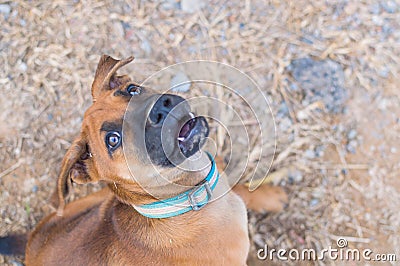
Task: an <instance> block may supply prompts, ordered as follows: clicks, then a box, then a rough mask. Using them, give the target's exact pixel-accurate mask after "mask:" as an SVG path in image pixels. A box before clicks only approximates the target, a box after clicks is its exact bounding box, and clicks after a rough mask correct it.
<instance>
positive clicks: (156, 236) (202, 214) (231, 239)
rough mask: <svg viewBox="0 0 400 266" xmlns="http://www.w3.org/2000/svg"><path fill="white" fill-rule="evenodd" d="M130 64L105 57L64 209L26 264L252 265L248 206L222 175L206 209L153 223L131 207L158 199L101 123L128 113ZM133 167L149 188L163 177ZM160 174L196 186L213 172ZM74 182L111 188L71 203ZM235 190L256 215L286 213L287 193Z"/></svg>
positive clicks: (42, 228) (45, 225)
mask: <svg viewBox="0 0 400 266" xmlns="http://www.w3.org/2000/svg"><path fill="white" fill-rule="evenodd" d="M132 59H133V58H128V59H126V60H121V61H119V60H115V59H113V58H111V57H109V56H103V57H102V58H101V59H100V62H99V65H98V67H97V70H96V75H95V80H94V82H93V85H92V96H93V105H92V106H91V107H90V108H89V109H88V110H87V112H86V113H85V116H84V120H83V124H82V130H81V133H80V136H79V137H78V138H77V139H76V140H75V141H74V142H73V144H72V145H71V148H70V149H69V150H68V151H67V153H66V155H65V157H64V160H63V162H62V167H61V172H60V175H59V178H58V182H57V191H56V193H55V194H54V195H53V201H54V202H55V203H56V204H57V206H58V210H57V212H55V213H52V214H50V215H49V216H47V217H45V218H44V219H43V220H42V221H41V222H40V223H39V224H38V226H37V227H36V228H35V230H34V231H33V232H32V233H31V234H30V237H29V240H28V244H27V248H26V264H27V265H180V264H185V265H244V264H246V258H247V254H248V250H249V239H248V232H247V216H246V215H247V213H246V209H245V205H244V203H243V201H242V200H241V199H240V198H239V197H238V196H237V195H236V194H235V193H233V192H232V191H230V192H228V193H227V194H226V195H224V196H222V195H223V194H224V193H225V192H226V191H228V190H229V186H228V182H227V181H226V180H224V179H223V178H222V179H221V180H220V182H219V183H218V185H217V187H216V189H215V191H214V196H216V197H219V196H222V197H220V198H219V199H218V200H215V201H213V202H211V203H209V204H208V205H207V206H206V207H205V208H203V209H202V210H201V211H191V212H188V213H186V214H183V215H180V216H176V217H172V218H167V219H149V218H146V217H144V216H142V215H140V214H139V213H137V212H136V211H135V209H134V208H133V207H132V205H135V204H143V203H148V202H152V201H154V200H155V199H154V197H153V196H150V195H149V194H148V193H146V191H145V190H144V189H143V188H142V187H141V186H139V185H138V184H137V183H136V182H134V180H133V179H132V178H130V174H129V170H128V169H127V166H126V163H125V160H124V156H123V153H122V151H116V152H115V153H114V154H113V156H112V158H110V156H109V155H108V153H107V150H106V149H105V147H104V143H103V138H102V136H101V135H99V133H98V132H99V128H100V127H101V124H102V122H104V121H116V120H119V119H121V118H122V117H123V115H124V112H125V109H126V106H127V104H128V101H127V100H124V98H123V97H114V96H113V93H114V91H115V89H118V88H121V87H123V86H124V85H126V84H128V83H129V82H131V81H130V79H129V78H128V77H127V76H117V74H116V71H117V70H118V69H119V68H120V67H122V66H123V65H125V64H127V63H129V62H130V61H132ZM138 109H139V107H138ZM135 163H137V165H138V167H137V169H136V168H135V176H138V177H140V178H141V179H143V181H144V183H145V184H149V186H151V185H152V184H153V183H154V182H155V181H154V179H155V178H157V177H155V176H149V174H148V173H149V169H150V168H149V167H150V166H148V165H145V164H143V163H142V161H141V160H140V159H139V158H138V159H137V162H135ZM158 170H159V171H160V172H161V173H162V174H163V175H164V176H167V177H168V178H171V180H177V181H179V182H181V183H184V184H185V185H189V186H193V185H195V184H197V183H198V182H199V181H201V180H202V179H203V178H204V176H205V175H206V173H207V172H208V169H206V170H204V171H203V172H196V173H185V172H179V171H177V170H176V169H162V168H160V169H158ZM70 180H72V181H74V182H76V183H79V184H84V183H89V182H98V181H101V182H105V183H107V184H108V186H107V187H105V188H104V189H102V190H101V191H99V192H97V193H94V194H91V195H89V196H87V197H85V198H82V199H79V200H77V201H74V202H71V203H69V204H65V198H66V196H67V194H68V186H69V182H70ZM157 182H161V181H160V180H158V181H157ZM156 191H157V190H156ZM235 191H236V192H238V193H239V195H240V196H242V197H243V198H244V199H245V202H246V203H248V204H249V206H250V207H251V208H253V209H254V210H280V209H281V208H282V206H283V203H284V201H285V200H286V198H285V196H282V191H281V193H278V194H279V195H278V196H272V198H271V197H269V196H268V195H267V194H265V193H267V192H270V190H269V189H265V187H264V188H262V189H261V190H256V192H254V193H250V192H248V191H247V190H246V189H245V188H244V187H242V186H239V187H237V188H235ZM246 191H247V192H246ZM181 192H182V191H179V190H177V189H176V188H175V187H173V186H169V185H168V184H166V185H163V186H162V189H160V194H159V195H160V196H161V197H171V196H174V195H177V194H179V193H181ZM255 198H259V199H261V200H256V199H255ZM266 202H270V203H271V204H266Z"/></svg>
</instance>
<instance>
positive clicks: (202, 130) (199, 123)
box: [177, 113, 209, 158]
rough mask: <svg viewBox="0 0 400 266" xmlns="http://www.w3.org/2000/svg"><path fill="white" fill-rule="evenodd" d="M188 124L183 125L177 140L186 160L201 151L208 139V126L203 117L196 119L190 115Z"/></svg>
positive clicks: (187, 119)
mask: <svg viewBox="0 0 400 266" xmlns="http://www.w3.org/2000/svg"><path fill="white" fill-rule="evenodd" d="M185 120H186V122H185V123H184V124H183V125H182V127H181V129H180V131H179V134H178V137H177V140H178V145H179V148H180V150H181V152H182V153H183V155H185V157H186V158H188V157H190V156H192V155H193V154H195V153H196V152H197V151H199V149H200V147H201V145H202V144H203V142H204V140H205V138H206V137H208V132H209V129H208V124H207V121H206V119H205V118H204V117H203V116H198V117H196V116H195V115H194V114H193V113H189V117H186V119H185Z"/></svg>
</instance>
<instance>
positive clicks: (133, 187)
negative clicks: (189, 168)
mask: <svg viewBox="0 0 400 266" xmlns="http://www.w3.org/2000/svg"><path fill="white" fill-rule="evenodd" d="M210 169H211V165H209V166H207V167H205V168H204V169H203V170H201V171H196V172H181V173H179V174H177V175H176V176H175V178H174V181H173V182H171V183H169V184H166V185H163V186H160V187H153V188H151V189H143V188H142V187H141V186H140V185H139V184H117V183H109V184H108V187H109V188H110V190H111V191H112V192H113V193H114V195H115V196H116V198H117V199H118V200H119V201H120V202H122V203H125V204H127V205H131V206H138V205H142V204H148V203H153V202H156V201H159V200H164V199H168V198H172V197H175V196H177V195H179V194H181V193H183V192H185V191H187V190H190V189H192V188H193V187H194V186H196V185H197V184H199V183H200V182H202V181H203V180H204V179H205V178H206V177H207V175H208V173H209V172H210Z"/></svg>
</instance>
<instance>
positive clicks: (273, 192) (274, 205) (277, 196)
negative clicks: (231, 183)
mask: <svg viewBox="0 0 400 266" xmlns="http://www.w3.org/2000/svg"><path fill="white" fill-rule="evenodd" d="M233 191H234V192H236V193H237V194H238V195H239V196H240V197H241V198H242V199H243V201H244V202H245V204H246V207H247V208H248V209H251V210H253V211H256V212H264V211H268V212H280V211H282V210H283V209H284V208H285V206H286V205H287V202H288V196H287V194H286V192H285V191H284V190H283V189H282V188H281V187H276V186H271V185H261V186H260V187H258V188H257V189H256V190H254V191H253V192H250V191H249V190H248V188H247V187H246V186H244V185H242V184H238V185H236V186H235V187H234V188H233Z"/></svg>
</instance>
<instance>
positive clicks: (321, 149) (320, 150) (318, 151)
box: [315, 145, 325, 157]
mask: <svg viewBox="0 0 400 266" xmlns="http://www.w3.org/2000/svg"><path fill="white" fill-rule="evenodd" d="M324 150H325V147H324V146H323V145H320V146H317V147H316V148H315V155H316V156H317V157H322V156H324V154H325V152H324Z"/></svg>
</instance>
